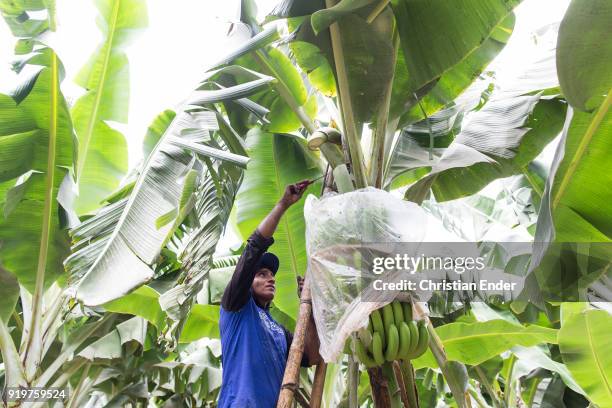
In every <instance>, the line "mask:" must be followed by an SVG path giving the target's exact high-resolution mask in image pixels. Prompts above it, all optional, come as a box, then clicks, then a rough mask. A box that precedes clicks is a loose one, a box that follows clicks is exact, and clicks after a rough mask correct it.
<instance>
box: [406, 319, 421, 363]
mask: <svg viewBox="0 0 612 408" xmlns="http://www.w3.org/2000/svg"><path fill="white" fill-rule="evenodd" d="M406 324H407V325H408V329H409V330H410V347H409V348H408V355H409V356H412V354H413V353H414V350H415V349H416V347H417V344H418V342H419V328H418V327H417V324H416V322H415V321H414V320H411V321H409V322H408V323H406Z"/></svg>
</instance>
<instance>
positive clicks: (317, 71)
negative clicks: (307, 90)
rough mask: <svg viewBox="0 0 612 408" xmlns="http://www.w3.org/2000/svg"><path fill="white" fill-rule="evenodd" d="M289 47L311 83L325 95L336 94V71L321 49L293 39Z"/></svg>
mask: <svg viewBox="0 0 612 408" xmlns="http://www.w3.org/2000/svg"><path fill="white" fill-rule="evenodd" d="M289 48H290V49H291V52H292V53H293V55H294V56H295V59H296V62H297V63H298V65H299V66H300V68H302V70H304V72H306V74H307V75H308V80H309V81H310V83H311V84H312V85H313V86H314V87H315V88H317V89H318V90H319V91H320V92H321V93H323V94H324V95H325V96H329V97H332V96H336V80H335V78H334V72H333V70H332V68H331V66H330V64H329V62H328V61H327V58H326V57H325V55H324V54H323V53H322V52H321V50H320V49H319V48H318V47H317V46H316V45H314V44H311V43H308V42H306V41H292V42H290V43H289Z"/></svg>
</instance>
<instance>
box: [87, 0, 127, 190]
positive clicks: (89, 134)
mask: <svg viewBox="0 0 612 408" xmlns="http://www.w3.org/2000/svg"><path fill="white" fill-rule="evenodd" d="M120 2H121V0H115V1H114V3H113V10H112V13H111V21H110V24H109V35H108V38H107V39H106V42H105V45H106V51H105V53H104V63H103V64H102V66H103V68H102V74H101V76H100V81H99V82H98V86H97V87H96V91H95V92H96V98H95V100H94V104H93V108H92V112H91V115H90V116H89V122H88V123H87V131H86V133H85V135H84V143H83V157H82V158H80V159H79V162H78V169H77V170H78V171H77V178H78V181H80V178H81V175H82V172H83V168H84V166H85V162H86V159H87V153H88V151H89V142H90V141H91V137H92V135H93V129H94V127H95V124H96V122H97V121H98V110H99V108H100V102H101V100H102V92H103V90H104V85H105V83H106V73H107V71H108V64H109V61H110V56H111V50H112V47H113V41H114V37H115V30H116V26H117V20H118V18H119V3H120Z"/></svg>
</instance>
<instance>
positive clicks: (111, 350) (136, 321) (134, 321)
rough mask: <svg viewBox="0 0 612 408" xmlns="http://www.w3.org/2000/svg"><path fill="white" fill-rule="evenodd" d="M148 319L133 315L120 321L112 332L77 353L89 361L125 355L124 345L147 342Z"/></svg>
mask: <svg viewBox="0 0 612 408" xmlns="http://www.w3.org/2000/svg"><path fill="white" fill-rule="evenodd" d="M146 335H147V321H146V320H145V319H143V318H141V317H132V318H131V319H129V320H126V321H124V322H121V323H119V324H118V325H117V326H116V327H115V328H114V329H113V330H111V331H110V333H108V334H106V335H105V336H104V337H102V338H100V339H98V340H96V341H95V342H93V343H92V344H90V345H88V346H87V347H85V348H84V349H83V350H81V351H80V352H79V354H77V355H78V356H79V357H82V358H85V359H87V360H89V361H97V360H102V361H104V360H106V361H108V360H112V359H118V358H122V357H125V355H124V354H125V353H124V352H123V346H124V345H125V344H126V343H129V342H136V343H138V344H140V345H144V344H145V338H146Z"/></svg>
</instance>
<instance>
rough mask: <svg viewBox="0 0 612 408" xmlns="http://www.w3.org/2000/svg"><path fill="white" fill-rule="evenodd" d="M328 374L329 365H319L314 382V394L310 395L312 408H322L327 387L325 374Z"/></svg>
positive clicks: (322, 363)
mask: <svg viewBox="0 0 612 408" xmlns="http://www.w3.org/2000/svg"><path fill="white" fill-rule="evenodd" d="M326 373H327V363H325V362H323V361H321V362H320V363H319V364H317V369H316V370H315V375H314V380H313V382H312V392H311V393H310V408H320V407H321V400H322V399H323V386H324V385H325V374H326Z"/></svg>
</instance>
